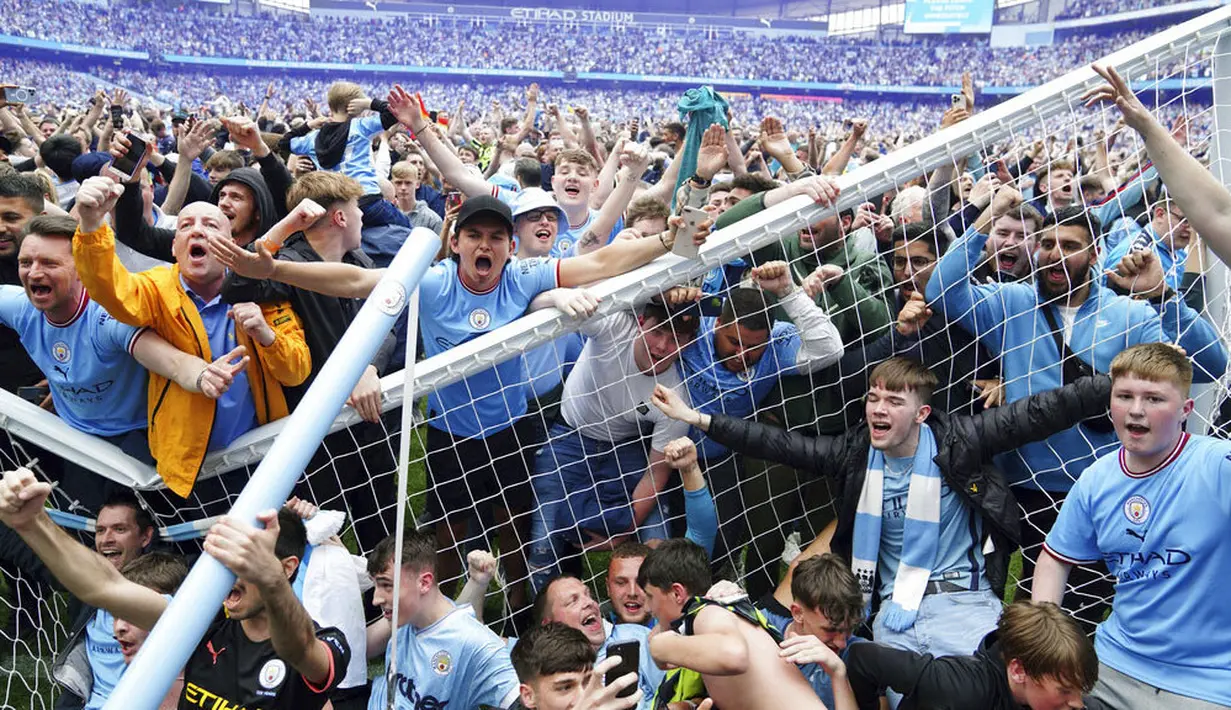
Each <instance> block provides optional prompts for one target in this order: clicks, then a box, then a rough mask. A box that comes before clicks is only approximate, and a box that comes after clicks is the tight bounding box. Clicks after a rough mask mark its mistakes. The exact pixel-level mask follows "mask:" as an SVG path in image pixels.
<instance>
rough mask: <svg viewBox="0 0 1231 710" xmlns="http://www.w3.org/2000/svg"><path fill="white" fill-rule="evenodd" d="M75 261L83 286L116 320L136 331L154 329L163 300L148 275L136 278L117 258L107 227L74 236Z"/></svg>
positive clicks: (105, 225) (109, 228)
mask: <svg viewBox="0 0 1231 710" xmlns="http://www.w3.org/2000/svg"><path fill="white" fill-rule="evenodd" d="M73 261H74V263H75V264H76V266H77V275H78V276H79V277H80V278H81V283H82V285H83V286H85V290H86V292H87V293H89V294H90V298H92V299H94V300H95V301H96V302H97V303H98V305H100V306H102V307H103V308H104V309H105V310H106V311H107V312H108V313H110V314H111V316H112V317H113V318H115V319H116V320H118V321H120V322H121V323H124V324H126V325H131V326H134V327H138V328H139V327H142V326H153V325H154V322H155V320H156V319H157V314H158V312H159V309H158V303H159V301H160V300H161V296H160V295H159V292H158V286H157V284H155V283H154V281H153V280H152V279H150V278H149V277H148V276H146V275H145V274H133V273H130V272H129V271H128V269H126V268H125V267H124V264H122V263H120V259H119V257H117V256H116V255H115V234H114V233H113V232H112V231H111V227H110V225H107V224H104V225H103V226H102V227H100V228H99V229H98V231H96V232H82V231H81V229H80V228H78V229H77V233H76V234H74V235H73Z"/></svg>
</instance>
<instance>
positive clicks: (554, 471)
mask: <svg viewBox="0 0 1231 710" xmlns="http://www.w3.org/2000/svg"><path fill="white" fill-rule="evenodd" d="M646 466H647V459H646V450H645V445H644V443H643V442H642V441H641V440H640V439H632V440H629V441H622V442H618V443H611V442H607V441H599V440H597V439H590V438H588V437H585V436H582V435H581V434H580V433H579V432H577V431H575V430H573V429H571V428H570V427H568V426H567V425H565V424H564V423H563V422H557V423H556V424H554V425H552V427H551V430H550V432H549V433H548V437H547V441H546V442H545V443H544V444H543V448H542V449H540V450H539V452H538V455H537V456H536V457H535V467H534V469H535V472H534V476H533V477H532V479H531V483H532V484H533V486H534V494H535V497H536V498H537V499H538V507H537V509H536V510H535V511H534V515H533V517H532V518H531V522H530V553H529V558H528V561H529V564H530V579H531V583H532V584H533V586H534V590H535V592H537V591H538V590H539V588H540V586H541V585H542V584H543V583H544V582H546V581H547V580H548V579H550V578H551V577H552V576H554V575H555V574H558V572H559V565H560V560H561V559H563V558H564V557H565V556H566V555H568V554H570V553H577V552H579V551H580V549H581V547H580V545H581V543H582V542H583V541H586V540H588V536H587V535H585V534H584V532H583V531H592V532H595V533H597V534H598V535H601V536H602V537H611V536H614V535H619V534H624V533H628V532H632V527H633V512H632V506H631V504H630V500H631V495H632V492H633V489H634V488H636V486H637V483H638V482H639V481H640V480H641V478H642V476H644V475H645V471H646ZM636 534H637V538H638V539H640V540H642V541H645V540H654V539H659V540H663V539H666V538H667V537H669V534H668V533H667V526H666V521H665V514H664V512H663V510H662V505H661V503H659V504H658V505H655V506H654V509H653V510H651V512H650V515H649V517H647V518H646V519H645V520H644V521H643V522H642V523H641V525H640V526H638V528H637V531H636Z"/></svg>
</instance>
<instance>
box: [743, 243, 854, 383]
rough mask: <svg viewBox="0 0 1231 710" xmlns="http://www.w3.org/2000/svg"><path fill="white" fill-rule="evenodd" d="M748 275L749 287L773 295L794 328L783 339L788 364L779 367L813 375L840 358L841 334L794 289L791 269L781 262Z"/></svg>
mask: <svg viewBox="0 0 1231 710" xmlns="http://www.w3.org/2000/svg"><path fill="white" fill-rule="evenodd" d="M751 274H752V281H753V283H755V284H756V285H757V286H758V287H759V288H761V289H762V290H764V291H767V292H769V293H772V294H774V295H775V296H776V297H777V298H778V304H779V305H780V306H782V310H783V311H785V312H786V314H787V316H789V317H790V319H791V323H794V324H795V327H794V328H793V332H791V333H790V335H788V336H787V342H788V355H793V357H791V360H792V361H791V362H789V363H787V362H783V363H782V366H783V367H784V368H790V369H789V370H787V374H797V373H806V372H814V371H816V370H819V369H821V368H823V367H825V366H827V365H830V364H832V363H834V362H837V361H838V359H839V358H840V357H842V352H843V345H842V336H841V334H840V333H838V329H837V328H836V327H835V326H834V324H833V321H832V320H830V318H829V316H828V315H827V314H826V313H825V311H824V310H822V309H821V307H820V306H818V305H816V301H814V300H813V299H812V297H811V295H810V294H808V293H805V291H804V290H803V289H801V288H799V287H798V286H796V285H795V281H794V278H793V277H792V275H791V268H790V266H789V265H787V263H786V262H785V261H771V262H768V263H765V264H761V265H760V266H756V267H753V269H752V272H751ZM782 325H786V324H782ZM775 330H777V327H776V328H775ZM775 335H777V333H775ZM792 366H793V367H792Z"/></svg>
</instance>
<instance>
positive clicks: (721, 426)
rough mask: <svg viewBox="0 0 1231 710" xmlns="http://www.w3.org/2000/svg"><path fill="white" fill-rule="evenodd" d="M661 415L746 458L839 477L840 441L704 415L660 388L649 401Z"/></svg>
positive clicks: (841, 442) (843, 472)
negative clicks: (774, 462) (697, 430)
mask: <svg viewBox="0 0 1231 710" xmlns="http://www.w3.org/2000/svg"><path fill="white" fill-rule="evenodd" d="M650 400H651V401H652V402H653V404H654V406H655V407H658V409H659V410H660V411H662V413H663V414H666V415H667V416H668V417H671V418H672V419H675V420H677V421H681V422H684V423H685V424H689V425H691V426H693V427H696V428H697V429H699V430H700V431H703V432H705V433H706V434H708V435H709V437H710V438H711V439H713V440H714V441H716V442H718V443H719V444H722V445H723V446H726V447H727V448H729V449H732V450H734V451H738V452H740V453H743V454H745V455H747V456H751V457H753V458H758V459H766V460H769V461H776V462H778V463H781V464H786V465H787V466H792V467H794V468H798V469H800V470H803V471H814V472H820V473H821V474H823V475H829V476H835V477H842V476H845V475H846V472H845V471H843V470H841V467H840V466H837V465H834V464H835V463H836V462H838V461H839V458H838V454H839V452H840V451H841V450H842V448H843V441H844V439H843V437H831V436H817V437H812V436H805V435H803V434H800V433H799V432H793V431H787V430H785V429H782V428H780V427H776V426H770V425H768V424H762V423H760V422H754V421H748V420H745V419H737V418H735V417H728V416H726V415H723V414H714V415H710V414H703V413H701V412H698V411H697V410H695V409H693V408H692V407H689V406H688V405H687V404H685V403H684V400H683V399H682V398H681V397H680V396H679V395H678V394H676V393H675V392H674V391H672V390H671V389H669V388H667V387H663V386H662V385H658V386H656V387H655V388H654V394H653V396H652V397H651V398H650Z"/></svg>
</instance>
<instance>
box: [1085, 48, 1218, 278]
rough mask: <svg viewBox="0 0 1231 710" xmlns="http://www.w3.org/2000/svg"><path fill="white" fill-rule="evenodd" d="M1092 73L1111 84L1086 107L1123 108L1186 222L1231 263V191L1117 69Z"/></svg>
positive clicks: (1095, 93) (1094, 94) (1090, 96)
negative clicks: (1113, 106) (1173, 132)
mask: <svg viewBox="0 0 1231 710" xmlns="http://www.w3.org/2000/svg"><path fill="white" fill-rule="evenodd" d="M1094 71H1095V72H1097V73H1098V74H1099V76H1101V77H1103V78H1104V79H1106V80H1107V83H1106V84H1104V85H1103V86H1100V87H1098V88H1096V89H1093V90H1092V91H1090V92H1089V93H1087V94H1086V95H1085V97H1084V98H1085V99H1086V105H1087V106H1091V105H1094V104H1096V103H1099V102H1101V101H1106V102H1108V103H1114V104H1115V105H1116V108H1118V109H1120V112H1121V113H1122V114H1123V115H1124V122H1125V124H1127V125H1128V126H1129V127H1130V128H1132V129H1133V130H1135V131H1137V133H1139V134H1140V135H1141V138H1142V140H1143V141H1144V142H1145V147H1146V152H1147V153H1148V154H1149V156H1150V160H1152V161H1153V162H1154V167H1155V168H1157V169H1158V174H1159V176H1161V177H1162V179H1163V184H1165V185H1167V186H1169V187H1170V188H1172V189H1171V191H1170V195H1171V198H1172V199H1173V200H1175V202H1176V204H1178V205H1179V206H1180V209H1181V210H1183V211H1184V216H1185V217H1186V218H1187V219H1188V223H1189V224H1191V225H1192V227H1193V229H1194V230H1196V231H1197V232H1198V233H1199V234H1201V238H1202V239H1204V240H1205V241H1206V242H1207V243H1208V244H1209V246H1210V249H1211V250H1213V251H1214V253H1215V254H1217V255H1218V258H1220V259H1222V260H1223V261H1224V262H1226V263H1231V193H1228V192H1227V188H1225V187H1223V186H1222V184H1221V183H1220V182H1218V179H1217V178H1215V177H1214V175H1213V174H1211V173H1210V171H1209V170H1206V169H1205V167H1203V166H1202V165H1201V163H1200V162H1198V161H1197V159H1196V158H1194V157H1193V156H1192V155H1190V154H1189V153H1188V151H1187V150H1185V149H1184V146H1182V145H1180V144H1179V142H1177V141H1176V140H1175V138H1173V137H1172V136H1171V133H1170V132H1169V131H1168V130H1167V129H1166V128H1165V127H1164V126H1163V124H1161V123H1159V122H1158V120H1157V119H1156V118H1154V116H1153V115H1152V114H1151V113H1150V112H1149V110H1147V109H1146V107H1145V105H1144V104H1142V103H1141V100H1140V99H1138V98H1137V96H1136V95H1135V94H1134V93H1133V90H1132V88H1131V87H1129V85H1128V82H1126V81H1125V80H1124V79H1123V78H1122V77H1121V76H1120V74H1119V73H1118V72H1117V71H1116V70H1115V69H1114V68H1113V67H1110V66H1102V65H1099V64H1095V65H1094Z"/></svg>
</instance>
